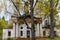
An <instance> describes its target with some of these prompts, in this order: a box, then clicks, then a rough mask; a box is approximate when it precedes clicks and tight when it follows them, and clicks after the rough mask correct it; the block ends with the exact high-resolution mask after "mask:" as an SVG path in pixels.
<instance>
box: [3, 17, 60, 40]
mask: <svg viewBox="0 0 60 40" xmlns="http://www.w3.org/2000/svg"><path fill="white" fill-rule="evenodd" d="M25 21H26V23H27V24H28V26H27V25H26V24H25V23H24V24H20V25H18V23H13V26H12V27H11V28H5V29H3V39H7V38H14V37H16V38H18V37H20V38H31V19H30V16H27V17H26V18H25ZM46 21H47V23H46ZM48 22H49V21H48V18H45V19H44V20H42V22H41V20H40V18H34V23H35V36H36V37H48V36H49V34H50V28H49V26H46V25H49V24H48ZM58 30H59V29H58ZM58 30H57V29H55V31H57V33H56V34H57V36H58V35H60V34H59V33H60V31H58Z"/></svg>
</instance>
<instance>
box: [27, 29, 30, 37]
mask: <svg viewBox="0 0 60 40" xmlns="http://www.w3.org/2000/svg"><path fill="white" fill-rule="evenodd" d="M27 38H30V30H27Z"/></svg>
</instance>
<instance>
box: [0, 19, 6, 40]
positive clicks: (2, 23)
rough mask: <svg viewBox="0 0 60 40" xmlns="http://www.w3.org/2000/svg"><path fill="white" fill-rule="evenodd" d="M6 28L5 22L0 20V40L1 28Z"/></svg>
mask: <svg viewBox="0 0 60 40" xmlns="http://www.w3.org/2000/svg"><path fill="white" fill-rule="evenodd" d="M5 26H6V24H5V21H4V20H3V19H1V18H0V39H1V37H2V28H4V27H5Z"/></svg>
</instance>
